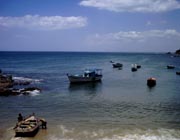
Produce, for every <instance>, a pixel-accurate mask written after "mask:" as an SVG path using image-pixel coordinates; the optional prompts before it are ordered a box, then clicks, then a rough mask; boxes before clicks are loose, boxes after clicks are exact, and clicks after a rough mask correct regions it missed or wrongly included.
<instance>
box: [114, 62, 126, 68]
mask: <svg viewBox="0 0 180 140" xmlns="http://www.w3.org/2000/svg"><path fill="white" fill-rule="evenodd" d="M112 65H113V68H120V67H122V66H123V64H121V63H113V64H112Z"/></svg>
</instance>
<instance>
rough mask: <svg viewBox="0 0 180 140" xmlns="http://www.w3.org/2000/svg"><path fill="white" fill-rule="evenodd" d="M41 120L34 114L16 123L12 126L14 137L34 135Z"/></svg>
mask: <svg viewBox="0 0 180 140" xmlns="http://www.w3.org/2000/svg"><path fill="white" fill-rule="evenodd" d="M40 125H41V122H40V120H39V119H37V118H36V117H35V116H34V115H32V116H29V117H28V118H26V119H25V120H23V121H20V122H18V123H17V125H16V126H15V128H14V131H15V133H16V135H15V136H16V137H34V136H35V135H36V133H37V132H38V130H39V127H40Z"/></svg>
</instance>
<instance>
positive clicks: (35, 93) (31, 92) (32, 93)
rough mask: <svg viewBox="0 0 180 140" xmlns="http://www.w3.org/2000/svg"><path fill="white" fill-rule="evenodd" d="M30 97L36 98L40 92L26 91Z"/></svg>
mask: <svg viewBox="0 0 180 140" xmlns="http://www.w3.org/2000/svg"><path fill="white" fill-rule="evenodd" d="M27 92H28V93H29V94H30V95H31V96H37V95H39V93H40V90H33V91H27Z"/></svg>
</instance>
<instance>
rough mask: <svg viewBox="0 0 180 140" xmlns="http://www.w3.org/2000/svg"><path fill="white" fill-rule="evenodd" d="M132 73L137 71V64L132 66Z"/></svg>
mask: <svg viewBox="0 0 180 140" xmlns="http://www.w3.org/2000/svg"><path fill="white" fill-rule="evenodd" d="M131 71H132V72H134V71H137V64H132V66H131Z"/></svg>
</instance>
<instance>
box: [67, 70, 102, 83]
mask: <svg viewBox="0 0 180 140" xmlns="http://www.w3.org/2000/svg"><path fill="white" fill-rule="evenodd" d="M67 76H68V79H69V81H70V83H86V82H97V81H101V79H102V69H86V70H85V71H84V73H83V74H81V75H79V74H75V75H72V74H71V75H70V74H67Z"/></svg>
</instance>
